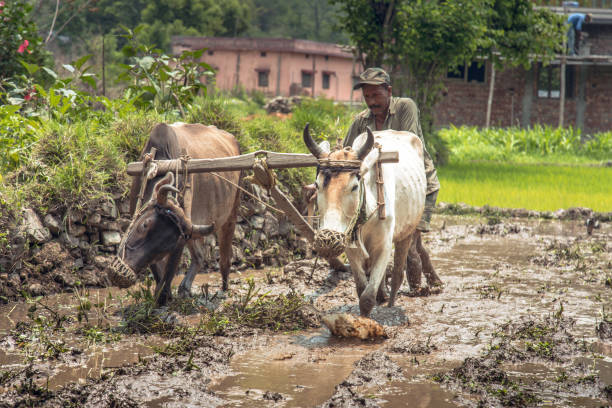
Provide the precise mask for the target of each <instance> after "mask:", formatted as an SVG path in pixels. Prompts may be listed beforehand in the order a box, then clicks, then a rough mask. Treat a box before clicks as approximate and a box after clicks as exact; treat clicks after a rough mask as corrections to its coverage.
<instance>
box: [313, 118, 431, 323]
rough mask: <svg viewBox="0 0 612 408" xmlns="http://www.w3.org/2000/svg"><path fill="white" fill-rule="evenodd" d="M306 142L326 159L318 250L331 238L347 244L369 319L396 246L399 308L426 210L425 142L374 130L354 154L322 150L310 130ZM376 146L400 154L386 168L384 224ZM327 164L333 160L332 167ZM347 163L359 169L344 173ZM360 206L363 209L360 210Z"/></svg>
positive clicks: (326, 146)
mask: <svg viewBox="0 0 612 408" xmlns="http://www.w3.org/2000/svg"><path fill="white" fill-rule="evenodd" d="M304 142H305V143H306V145H307V146H308V148H309V150H310V151H311V153H312V154H313V155H314V156H315V157H317V158H319V159H320V160H319V163H320V167H319V170H318V174H317V182H316V186H317V193H318V196H317V204H318V207H319V215H320V223H319V227H320V229H319V231H318V233H317V237H316V239H315V245H314V246H315V250H316V249H317V246H318V247H319V248H321V246H323V245H327V244H329V236H336V237H342V238H346V239H345V240H344V243H343V245H341V246H342V247H343V249H344V251H345V252H346V255H347V257H348V260H349V263H350V265H351V270H352V271H353V276H354V278H355V283H356V285H357V295H358V296H359V309H360V312H361V315H362V316H369V315H370V312H371V311H372V309H373V308H374V306H375V304H376V297H377V293H378V290H379V287H380V285H381V282H382V280H383V278H384V277H385V271H386V268H387V264H388V262H389V259H390V257H391V253H392V249H393V247H394V246H395V255H394V268H393V274H392V279H391V294H390V297H389V306H393V304H394V301H395V297H396V295H397V291H398V289H399V287H400V286H401V284H402V281H403V279H404V270H405V269H406V257H407V254H408V251H409V248H410V245H411V243H412V242H411V241H412V236H413V232H414V231H415V229H416V227H417V225H418V223H419V221H420V219H421V215H422V214H423V208H424V205H425V190H426V180H425V169H424V165H423V144H422V142H421V140H420V139H419V138H418V136H417V135H415V134H414V133H411V132H404V131H401V132H400V131H394V130H384V131H377V132H374V133H373V132H371V131H370V129H369V128H368V131H367V132H366V133H363V134H361V135H360V136H359V137H357V138H356V139H355V142H354V143H353V148H352V149H351V148H348V147H346V148H344V149H342V150H334V151H331V152H330V149H329V143H327V142H323V143H321V144H320V145H317V144H316V143H315V142H314V141H313V140H312V138H311V137H310V134H309V131H308V126H306V128H305V129H304ZM374 142H377V143H379V144H380V145H381V146H382V148H383V150H384V151H397V152H399V162H398V163H387V164H382V169H383V171H382V172H383V180H384V203H385V212H386V218H384V219H379V217H378V211H377V208H378V204H377V187H376V162H377V160H378V156H379V149H377V148H374V149H373V148H372V147H373V145H374ZM321 159H324V160H321ZM325 159H328V160H329V162H327V164H326V160H325ZM355 160H358V161H361V163H359V162H355ZM343 161H347V163H350V161H353V162H352V163H355V164H356V165H357V168H358V169H357V168H353V170H351V169H350V166H348V168H347V166H344V167H343V166H342V163H341V162H343ZM362 190H363V193H362V192H361V191H362ZM360 196H361V198H360ZM360 202H361V203H362V206H363V208H362V209H360V208H359V206H360ZM360 210H361V220H360V222H359V221H358V222H357V226H356V229H355V228H354V227H352V225H353V224H354V222H355V219H356V218H358V214H359V213H360ZM364 214H365V215H366V217H365V218H366V220H365V222H363V219H364V217H363V215H364ZM326 237H327V241H325V239H326ZM347 237H349V238H347ZM342 238H338V239H337V241H339V240H341V239H342ZM318 241H319V242H318ZM322 241H324V243H321V242H322ZM368 276H369V279H368Z"/></svg>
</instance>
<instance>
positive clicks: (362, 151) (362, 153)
mask: <svg viewBox="0 0 612 408" xmlns="http://www.w3.org/2000/svg"><path fill="white" fill-rule="evenodd" d="M366 131H367V132H368V138H367V139H366V141H365V143H364V144H363V146H361V147H360V148H359V150H358V151H357V158H358V159H359V160H363V159H365V157H366V156H367V155H368V153H370V150H372V146H374V134H373V133H372V130H371V129H370V127H369V126H366Z"/></svg>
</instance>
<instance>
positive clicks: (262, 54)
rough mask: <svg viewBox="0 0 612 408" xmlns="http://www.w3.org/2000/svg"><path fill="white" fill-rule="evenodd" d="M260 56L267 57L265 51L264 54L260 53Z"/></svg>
mask: <svg viewBox="0 0 612 408" xmlns="http://www.w3.org/2000/svg"><path fill="white" fill-rule="evenodd" d="M259 55H260V56H262V57H265V56H266V55H267V54H266V52H265V51H262V52H260V53H259Z"/></svg>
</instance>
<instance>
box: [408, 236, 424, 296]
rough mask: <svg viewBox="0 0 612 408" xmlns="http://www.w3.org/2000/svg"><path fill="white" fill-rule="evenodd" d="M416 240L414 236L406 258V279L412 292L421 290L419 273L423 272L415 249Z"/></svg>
mask: <svg viewBox="0 0 612 408" xmlns="http://www.w3.org/2000/svg"><path fill="white" fill-rule="evenodd" d="M415 233H418V232H415ZM417 240H418V238H417V237H416V236H415V237H413V239H412V242H411V244H410V249H409V250H408V257H407V258H406V277H407V278H408V283H409V284H410V290H411V291H412V292H415V291H418V290H419V289H420V288H421V273H422V271H423V265H422V264H421V257H420V256H419V253H418V251H417V249H416V242H417Z"/></svg>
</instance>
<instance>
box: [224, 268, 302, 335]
mask: <svg viewBox="0 0 612 408" xmlns="http://www.w3.org/2000/svg"><path fill="white" fill-rule="evenodd" d="M247 285H248V287H247V292H246V294H245V295H243V296H239V297H238V299H237V301H235V302H233V303H230V304H227V305H226V306H225V307H224V308H223V310H222V313H223V314H224V315H225V316H227V317H228V320H230V321H231V322H232V323H234V324H240V325H244V326H247V327H255V328H264V329H270V330H285V331H286V330H300V329H304V328H307V327H310V324H309V322H308V319H307V318H306V316H303V313H302V309H303V308H304V307H306V306H307V305H308V303H307V302H306V300H305V299H304V297H303V296H302V295H299V294H297V293H296V292H293V291H291V292H289V293H288V294H286V295H285V294H281V295H279V296H276V297H270V296H268V294H267V293H265V294H262V295H259V290H258V289H257V288H256V287H255V281H254V280H253V278H249V279H247Z"/></svg>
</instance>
